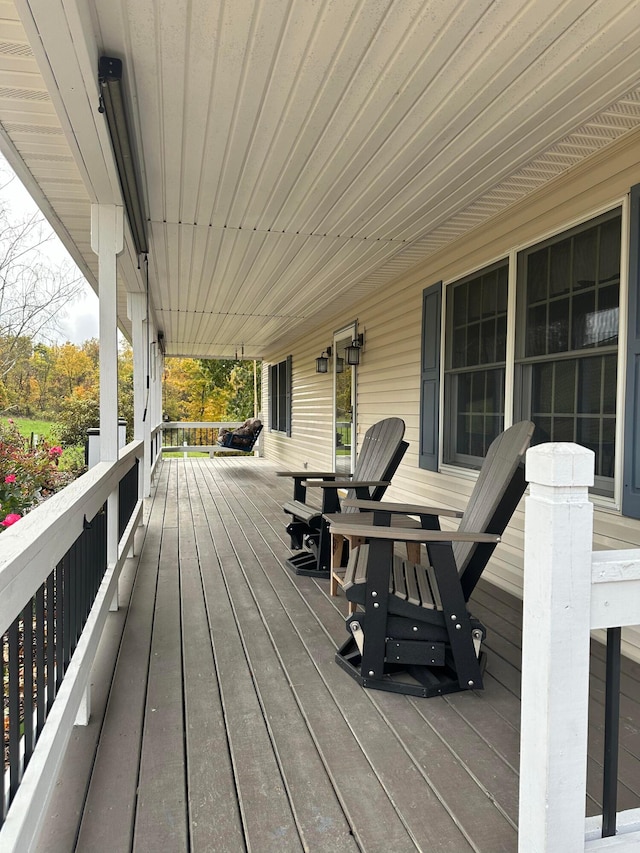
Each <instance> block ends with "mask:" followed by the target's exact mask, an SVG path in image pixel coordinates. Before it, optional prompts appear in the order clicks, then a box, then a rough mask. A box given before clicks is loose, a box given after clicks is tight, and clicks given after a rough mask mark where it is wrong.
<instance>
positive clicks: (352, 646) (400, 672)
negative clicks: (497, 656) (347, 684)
mask: <svg viewBox="0 0 640 853" xmlns="http://www.w3.org/2000/svg"><path fill="white" fill-rule="evenodd" d="M335 660H336V663H337V664H338V665H339V666H340V667H341V668H342V669H344V671H345V672H347V673H348V674H349V675H350V676H351V677H352V678H353V679H355V680H356V681H357V682H358V684H360V685H361V686H362V687H368V688H370V689H372V690H386V691H387V692H389V693H405V694H408V695H409V696H420V697H422V698H430V697H432V696H444V695H445V694H447V693H458V692H460V691H462V690H469V689H470V688H468V687H461V686H460V683H459V681H458V677H457V675H456V672H455V670H454V669H452V668H451V667H450V666H443V667H430V666H417V665H399V666H397V667H394V666H393V665H392V664H386V665H385V674H384V675H383V677H382V678H371V677H370V676H367V674H366V673H365V674H364V675H363V674H362V672H361V671H360V670H361V663H362V658H361V655H360V650H359V649H358V646H357V644H356V641H355V640H354V638H353V637H350V638H349V639H348V640H347V641H346V642H345V643H344V644H343V645H342V646H340V648H339V649H338V651H337V652H336V657H335ZM479 660H480V668H481V671H482V672H484V669H485V666H486V655H485V653H484V652H481V653H480V659H479Z"/></svg>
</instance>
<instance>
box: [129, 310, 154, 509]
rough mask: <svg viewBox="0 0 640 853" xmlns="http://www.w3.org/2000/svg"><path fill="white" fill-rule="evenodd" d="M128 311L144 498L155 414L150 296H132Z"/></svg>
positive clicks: (148, 486) (135, 425) (148, 484)
mask: <svg viewBox="0 0 640 853" xmlns="http://www.w3.org/2000/svg"><path fill="white" fill-rule="evenodd" d="M127 308H128V314H129V319H130V320H131V331H132V338H133V341H132V343H133V437H134V439H135V440H136V441H139V440H143V441H144V462H143V465H141V466H140V484H139V489H140V495H141V496H142V497H145V498H146V497H148V496H149V495H150V494H151V413H150V411H149V396H150V388H148V387H147V383H148V380H149V368H148V362H149V347H148V343H149V340H148V331H147V324H148V320H147V297H146V294H144V293H128V294H127Z"/></svg>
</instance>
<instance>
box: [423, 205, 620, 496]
mask: <svg viewBox="0 0 640 853" xmlns="http://www.w3.org/2000/svg"><path fill="white" fill-rule="evenodd" d="M621 228H622V214H621V211H620V209H617V210H614V211H611V212H609V213H606V214H604V215H602V216H600V217H598V218H596V219H592V220H591V221H589V222H587V223H585V224H583V225H580V226H578V227H576V228H573V229H571V230H569V231H566V232H563V233H562V234H558V235H556V236H554V237H553V238H551V239H548V240H545V241H544V242H542V243H538V244H536V245H534V246H531V247H528V248H526V249H524V250H523V251H521V252H519V253H518V255H517V264H516V265H515V268H516V282H515V294H516V305H515V310H513V311H511V312H510V313H508V307H509V306H508V295H509V286H508V285H509V263H508V260H506V259H505V260H502V261H499V262H498V263H495V264H493V265H491V266H488V267H486V268H484V269H482V270H480V271H479V272H476V273H473V274H471V275H469V276H466V277H465V278H462V279H459V280H457V281H455V282H452V283H451V284H449V285H448V286H447V288H446V294H445V295H446V299H445V303H446V309H445V318H444V319H445V325H444V329H445V342H444V348H443V349H444V370H443V378H444V394H443V401H444V439H443V457H442V458H443V461H444V462H446V463H450V464H455V465H463V466H469V467H474V468H479V467H480V465H481V463H482V459H483V458H484V456H485V454H486V451H487V448H488V446H489V444H490V443H491V441H492V440H493V439H494V438H495V436H496V435H497V434H498V433H499V432H500V431H501V430H502V429H503V428H504V421H505V399H506V398H505V379H506V376H507V375H509V374H510V373H511V371H510V370H509V368H511V369H512V370H513V376H514V387H513V399H514V410H513V420H514V421H517V420H522V419H530V420H532V421H534V423H535V424H536V426H537V427H538V436H539V440H547V441H573V442H577V443H578V444H581V445H583V446H585V447H589V448H591V449H592V450H593V451H594V453H595V456H596V483H595V487H594V491H595V492H596V493H598V494H603V495H613V477H614V467H615V428H616V426H615V425H616V394H617V362H618V324H619V306H620V250H621ZM425 293H427V291H425ZM511 316H513V317H514V318H515V329H512V330H511V332H512V339H513V341H514V344H513V352H511V351H510V350H508V348H507V339H508V323H509V320H508V318H509V317H511ZM427 337H428V335H427V326H426V325H425V323H424V321H423V352H424V349H425V346H426V340H427ZM509 390H511V389H509ZM508 414H509V415H511V413H508ZM422 417H423V419H424V418H425V413H424V411H423V415H422Z"/></svg>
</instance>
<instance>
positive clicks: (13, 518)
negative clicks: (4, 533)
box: [0, 512, 22, 527]
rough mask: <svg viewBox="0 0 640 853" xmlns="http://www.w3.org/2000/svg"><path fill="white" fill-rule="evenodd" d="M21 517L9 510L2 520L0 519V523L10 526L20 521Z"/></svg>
mask: <svg viewBox="0 0 640 853" xmlns="http://www.w3.org/2000/svg"><path fill="white" fill-rule="evenodd" d="M21 518H22V516H20V515H18V513H17V512H10V513H9V515H8V516H7V517H6V518H5V520H4V521H0V525H2V527H11V525H12V524H15V523H16V521H20V519H21Z"/></svg>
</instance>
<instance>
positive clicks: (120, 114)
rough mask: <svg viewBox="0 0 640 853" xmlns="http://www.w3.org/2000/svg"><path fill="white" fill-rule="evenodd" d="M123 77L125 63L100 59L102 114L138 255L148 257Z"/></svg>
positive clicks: (144, 220)
mask: <svg viewBox="0 0 640 853" xmlns="http://www.w3.org/2000/svg"><path fill="white" fill-rule="evenodd" d="M122 73H123V67H122V60H121V59H116V58H115V57H112V56H101V57H100V59H99V61H98V82H99V84H100V105H99V107H98V111H99V112H101V113H104V114H105V116H106V119H107V127H108V129H109V136H110V137H111V144H112V146H113V154H114V157H115V160H116V167H117V169H118V177H119V178H120V187H121V189H122V196H123V199H124V206H125V210H126V211H127V219H128V220H129V225H130V226H131V233H132V234H133V241H134V243H135V248H136V252H137V254H138V255H146V254H147V252H148V251H149V247H148V243H147V230H146V218H145V215H144V206H143V204H142V196H141V194H140V190H139V186H138V180H137V175H136V169H135V160H134V155H133V146H132V144H131V134H130V133H129V124H128V121H127V114H126V110H125V103H124V96H123V87H122Z"/></svg>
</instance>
